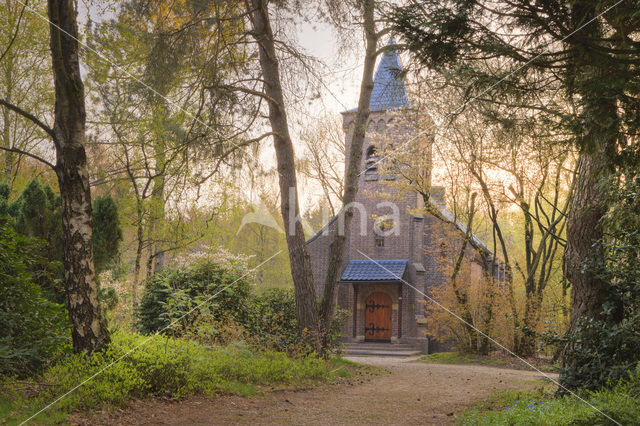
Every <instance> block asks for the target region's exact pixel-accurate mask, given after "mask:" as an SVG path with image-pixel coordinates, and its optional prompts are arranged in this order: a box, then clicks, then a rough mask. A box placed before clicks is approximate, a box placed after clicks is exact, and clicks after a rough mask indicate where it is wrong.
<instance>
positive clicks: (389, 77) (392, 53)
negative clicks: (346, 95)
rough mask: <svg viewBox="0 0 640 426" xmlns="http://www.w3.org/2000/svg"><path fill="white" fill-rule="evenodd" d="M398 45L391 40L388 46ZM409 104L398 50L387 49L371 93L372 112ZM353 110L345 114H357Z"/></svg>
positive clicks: (377, 70)
mask: <svg viewBox="0 0 640 426" xmlns="http://www.w3.org/2000/svg"><path fill="white" fill-rule="evenodd" d="M395 44H396V43H395V42H394V41H393V39H391V40H390V41H389V44H387V46H394V45H395ZM408 104H409V97H408V96H407V89H406V87H405V83H404V76H403V75H402V65H401V64H400V57H399V56H398V51H397V50H396V49H387V50H385V51H384V52H383V53H382V58H380V62H379V63H378V69H376V73H375V75H374V77H373V91H372V92H371V102H370V103H369V110H370V111H387V110H391V109H398V108H405V107H406V106H407V105H408ZM357 110H358V108H357V107H356V108H352V109H350V110H348V111H345V112H355V111H357Z"/></svg>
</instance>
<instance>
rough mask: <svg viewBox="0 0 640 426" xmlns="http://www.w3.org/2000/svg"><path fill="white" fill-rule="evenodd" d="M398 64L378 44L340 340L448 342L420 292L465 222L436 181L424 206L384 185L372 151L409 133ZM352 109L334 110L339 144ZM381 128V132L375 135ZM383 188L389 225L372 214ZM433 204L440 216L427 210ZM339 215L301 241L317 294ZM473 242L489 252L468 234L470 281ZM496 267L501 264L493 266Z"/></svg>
mask: <svg viewBox="0 0 640 426" xmlns="http://www.w3.org/2000/svg"><path fill="white" fill-rule="evenodd" d="M400 71H401V64H400V58H399V56H398V54H397V51H395V50H386V51H385V52H384V53H383V55H382V57H381V59H380V61H379V64H378V67H377V69H376V73H375V76H374V88H373V92H372V96H371V103H370V111H371V114H370V121H369V125H368V130H367V138H366V139H365V142H364V144H363V155H362V164H361V165H360V167H361V170H362V171H361V173H360V176H359V182H358V185H359V186H358V196H357V200H356V201H357V203H359V204H360V205H361V206H362V207H363V208H355V209H354V216H353V218H352V222H351V227H350V231H349V235H347V248H346V250H345V259H344V261H343V264H342V266H341V269H342V270H341V280H340V285H339V289H338V305H339V307H340V308H341V309H345V310H348V311H349V312H350V314H351V315H350V318H349V319H348V321H347V323H346V324H345V325H344V328H343V330H342V332H343V335H344V340H345V342H347V343H352V344H353V343H358V342H386V343H392V344H393V343H398V344H403V345H405V346H410V347H412V348H415V349H416V350H419V351H421V352H424V353H430V352H436V351H442V350H447V349H450V346H449V345H447V343H446V342H444V343H443V342H440V341H438V340H437V337H438V336H437V335H435V334H434V332H433V331H431V330H429V329H428V327H427V321H426V320H425V303H430V302H429V300H428V297H426V296H425V295H427V296H428V295H430V294H431V293H432V291H433V289H434V288H436V287H437V286H440V285H443V284H445V283H446V282H447V281H448V280H449V279H450V265H451V263H452V261H453V259H454V257H457V256H458V252H459V250H460V248H461V247H462V242H463V239H464V238H465V234H466V228H465V226H464V225H463V224H462V223H460V222H459V221H457V220H456V218H455V217H454V216H453V214H452V213H451V212H450V211H448V210H447V209H446V208H445V205H444V191H443V190H442V188H436V187H434V188H432V190H431V194H432V195H431V200H430V203H431V207H432V209H424V208H423V206H424V201H423V197H422V196H420V195H419V194H418V193H417V192H413V193H412V192H410V191H403V190H400V189H398V188H397V186H396V187H392V186H391V185H390V182H391V181H393V180H394V179H396V178H395V177H394V176H382V175H381V174H382V173H379V170H378V169H379V168H378V164H379V162H382V161H384V159H379V157H378V155H377V153H376V151H377V150H379V149H380V147H379V143H380V141H381V140H386V141H387V142H384V143H393V144H394V146H398V145H400V144H402V143H403V142H404V141H407V140H408V139H409V138H411V137H412V135H413V134H414V131H413V129H412V128H411V125H410V123H409V125H408V126H407V125H406V124H403V125H400V126H398V125H397V120H398V117H399V115H402V113H403V112H404V111H409V110H410V107H409V98H408V95H407V91H406V85H405V80H404V76H403V74H402V73H401V72H400ZM356 112H357V108H355V109H350V110H347V111H344V112H342V117H343V130H344V132H345V144H346V146H347V148H348V146H349V144H350V139H351V134H352V130H353V122H354V119H355V115H356ZM394 120H395V121H396V123H394ZM394 124H396V125H394ZM398 129H400V131H399V130H398ZM381 134H383V135H384V136H385V138H379V137H376V135H377V136H380V135H381ZM424 146H425V152H424V155H425V156H428V158H431V146H432V144H431V143H427V144H425V145H424ZM346 152H348V149H347V150H346ZM347 166H348V165H347ZM427 173H429V174H430V173H431V170H428V171H427ZM390 192H391V193H393V197H392V199H393V203H394V204H395V205H397V209H396V216H397V218H396V219H395V221H394V223H393V224H392V226H393V227H395V228H394V229H393V232H389V229H385V226H384V225H383V226H381V224H380V222H379V218H380V217H384V215H385V214H386V213H388V212H389V211H390V208H389V204H388V203H387V204H385V203H384V201H387V202H389V200H390V197H389V196H388V194H389V193H390ZM380 203H383V204H380ZM381 205H382V206H384V207H380V206H381ZM434 208H435V209H437V211H438V212H439V216H440V217H437V216H436V215H434V214H431V213H429V212H428V211H429V210H431V211H433V209H434ZM443 218H445V219H446V220H443ZM377 221H378V222H377ZM339 222H340V219H339V217H338V216H336V217H334V218H333V219H331V220H330V221H329V222H328V223H327V224H326V225H325V227H324V228H323V229H322V230H320V231H319V232H318V233H317V234H316V235H314V236H313V237H312V238H310V239H309V240H308V241H307V248H308V251H309V254H310V256H311V264H312V268H313V275H314V278H315V286H316V292H317V294H318V295H319V296H321V295H322V291H323V286H324V277H325V275H326V269H327V265H328V262H329V246H330V244H331V241H332V238H333V237H332V234H333V232H334V231H335V230H336V229H338V226H339V225H340V223H339ZM395 222H397V223H395ZM480 250H484V251H485V253H484V254H486V255H487V256H485V258H486V257H489V258H493V256H492V253H491V252H490V250H489V249H488V248H487V246H486V245H485V244H483V243H482V241H480V240H479V239H478V238H477V237H475V236H474V235H471V244H469V245H468V247H467V250H466V253H465V257H464V259H465V260H464V262H465V263H466V270H467V271H468V277H467V278H466V279H469V280H471V281H472V282H473V281H474V280H475V281H480V280H481V279H482V275H483V269H482V268H483V266H482V265H483V262H481V257H480V256H479V254H480V253H479V251H480ZM496 273H497V274H504V273H505V271H504V269H503V268H497V272H496Z"/></svg>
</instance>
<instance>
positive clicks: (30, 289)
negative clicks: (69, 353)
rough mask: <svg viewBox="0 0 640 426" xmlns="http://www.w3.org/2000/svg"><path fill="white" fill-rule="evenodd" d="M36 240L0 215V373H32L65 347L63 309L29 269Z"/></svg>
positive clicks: (36, 248)
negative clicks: (46, 292) (24, 235)
mask: <svg viewBox="0 0 640 426" xmlns="http://www.w3.org/2000/svg"><path fill="white" fill-rule="evenodd" d="M41 246H42V243H41V242H39V241H37V240H33V239H29V238H26V237H23V236H21V235H18V234H17V233H16V232H15V231H14V230H13V227H12V226H11V225H10V224H9V223H8V221H7V220H6V219H0V324H1V327H0V360H1V362H0V374H3V375H7V374H11V375H18V376H25V375H28V374H33V373H35V372H37V371H39V370H41V369H42V368H43V367H45V366H46V365H47V364H48V363H49V362H51V361H52V360H55V359H56V358H57V357H58V356H59V355H60V354H61V353H62V352H64V351H66V350H67V349H68V345H69V333H68V331H67V327H68V322H67V314H66V310H65V309H64V307H63V306H62V305H59V304H56V303H52V302H50V301H48V300H47V298H46V297H45V296H44V294H43V292H42V290H41V289H40V287H38V286H37V285H36V284H34V283H33V276H32V274H31V273H30V270H32V269H33V268H34V265H36V264H38V263H39V262H41V259H40V258H39V256H38V254H37V253H38V252H39V251H40V250H41Z"/></svg>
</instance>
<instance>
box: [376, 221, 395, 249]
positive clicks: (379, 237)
mask: <svg viewBox="0 0 640 426" xmlns="http://www.w3.org/2000/svg"><path fill="white" fill-rule="evenodd" d="M391 228H392V226H391V225H390V224H389V223H386V222H382V223H380V224H379V225H378V229H377V230H376V229H375V226H374V230H373V232H374V234H375V239H374V241H375V245H376V247H384V236H385V233H386V232H387V231H388V230H390V229H391Z"/></svg>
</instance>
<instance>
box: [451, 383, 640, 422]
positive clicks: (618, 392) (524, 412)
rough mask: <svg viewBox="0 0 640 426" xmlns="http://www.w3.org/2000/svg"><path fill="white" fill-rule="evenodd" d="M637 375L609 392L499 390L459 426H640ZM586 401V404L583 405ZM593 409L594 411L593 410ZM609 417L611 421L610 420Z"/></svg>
mask: <svg viewBox="0 0 640 426" xmlns="http://www.w3.org/2000/svg"><path fill="white" fill-rule="evenodd" d="M639 385H640V381H638V375H637V373H636V375H635V376H633V377H632V379H631V380H630V381H628V382H624V383H620V384H618V385H617V386H614V387H613V388H610V389H603V390H600V391H597V392H585V393H583V394H582V395H581V398H583V399H584V400H581V399H579V398H577V397H575V396H573V395H566V396H561V397H556V396H554V394H553V393H552V392H551V391H550V390H549V389H548V388H547V389H544V388H540V389H538V390H536V391H502V392H499V393H497V394H494V395H493V396H492V397H491V398H490V399H489V400H487V401H485V402H482V403H480V404H478V405H476V406H475V407H474V408H473V409H471V410H469V411H467V412H465V413H464V414H463V416H462V417H461V419H460V420H459V422H458V424H460V425H613V424H616V423H615V422H613V421H612V420H611V419H614V420H615V421H616V422H618V423H619V424H623V425H639V424H640V386H639ZM585 401H586V402H585ZM592 406H593V407H595V408H593V407H592ZM610 418H611V419H610Z"/></svg>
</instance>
